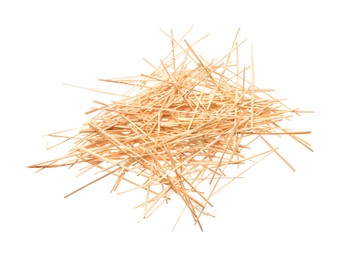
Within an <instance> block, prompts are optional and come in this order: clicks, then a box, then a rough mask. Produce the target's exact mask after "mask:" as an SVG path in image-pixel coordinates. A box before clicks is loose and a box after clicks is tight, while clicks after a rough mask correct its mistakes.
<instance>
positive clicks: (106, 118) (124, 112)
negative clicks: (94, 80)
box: [29, 30, 311, 229]
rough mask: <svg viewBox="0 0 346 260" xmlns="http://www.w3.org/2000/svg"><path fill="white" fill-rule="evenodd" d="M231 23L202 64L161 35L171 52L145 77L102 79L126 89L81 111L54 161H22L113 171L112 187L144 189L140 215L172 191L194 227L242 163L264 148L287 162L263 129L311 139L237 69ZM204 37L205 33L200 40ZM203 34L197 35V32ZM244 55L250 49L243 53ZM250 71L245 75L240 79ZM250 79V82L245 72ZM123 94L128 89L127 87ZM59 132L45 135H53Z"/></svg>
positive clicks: (189, 48)
mask: <svg viewBox="0 0 346 260" xmlns="http://www.w3.org/2000/svg"><path fill="white" fill-rule="evenodd" d="M238 33H239V30H238V32H237V34H236V36H235V39H234V42H233V44H232V46H231V49H230V51H229V53H227V55H225V56H224V57H222V58H221V59H219V60H214V61H211V62H208V61H206V60H205V59H204V58H203V57H202V56H200V55H198V54H197V53H196V51H195V49H194V48H193V47H194V45H195V44H196V43H197V42H199V41H200V40H201V39H200V40H198V41H197V42H195V43H194V44H191V43H189V42H187V41H186V40H184V39H185V36H186V34H187V33H186V34H185V35H184V37H182V39H181V40H176V39H175V38H174V37H173V32H172V31H171V33H170V34H167V33H166V35H167V36H168V37H169V38H170V41H171V46H172V49H171V51H170V53H169V55H167V57H166V58H165V59H163V60H160V64H159V65H158V66H154V65H152V64H151V63H149V62H148V63H149V65H150V66H152V67H153V69H154V71H153V72H152V73H151V74H150V75H140V76H136V77H128V78H121V79H106V80H103V81H107V82H114V83H118V84H127V85H130V86H132V87H133V88H132V89H131V91H130V93H127V94H124V95H123V96H122V98H121V100H119V101H112V102H110V103H109V104H105V103H101V102H97V101H95V102H96V103H97V104H98V105H99V106H98V108H95V109H92V110H91V111H89V112H88V113H93V114H96V115H95V116H94V117H93V118H92V119H91V120H89V121H88V122H86V123H85V124H84V125H83V126H82V127H81V129H80V131H79V133H78V134H77V135H74V136H68V137H66V138H67V139H72V140H73V141H74V145H73V148H72V149H71V151H70V152H69V153H68V154H67V155H66V156H65V157H63V158H58V159H55V160H51V161H48V162H43V163H39V164H35V165H31V166H29V167H31V168H39V169H43V168H51V167H60V166H74V165H77V164H82V165H84V164H85V163H86V165H87V166H86V167H85V168H83V169H82V171H83V172H87V171H91V170H96V172H97V173H98V174H99V175H101V177H99V178H97V179H96V180H94V181H93V182H91V183H88V184H87V185H85V186H83V187H81V188H80V189H78V190H76V191H74V192H72V193H70V194H69V195H67V196H66V197H68V196H70V195H72V194H74V193H75V192H77V191H79V190H81V189H83V188H85V187H87V186H89V185H90V184H93V183H95V182H97V181H99V180H101V179H103V178H105V177H107V176H116V182H115V183H114V186H113V188H112V191H116V190H117V189H118V187H119V185H121V183H123V182H128V183H130V184H131V185H133V186H134V189H142V190H143V191H144V198H143V202H142V203H141V204H140V205H138V207H142V208H143V209H144V213H143V218H147V217H148V216H150V215H151V214H152V213H153V212H154V211H155V210H156V209H157V208H158V207H159V206H160V205H161V204H162V203H163V202H168V201H169V200H170V199H171V195H172V194H177V195H178V196H179V197H180V198H181V200H182V201H183V202H184V204H185V208H187V209H188V210H189V212H190V213H191V215H192V217H193V219H194V222H195V224H198V225H199V227H200V228H201V229H202V225H201V222H200V218H201V215H202V214H204V215H208V212H206V211H205V209H206V207H207V206H212V204H211V197H212V196H213V195H215V194H216V193H217V192H218V191H220V190H221V189H222V188H223V187H225V186H226V185H228V184H229V183H231V182H232V181H234V180H235V179H236V178H239V177H240V176H241V175H242V174H243V173H244V172H245V171H246V170H248V169H249V168H251V167H252V166H253V165H255V164H256V161H255V160H254V159H255V158H256V159H257V162H258V161H259V160H261V159H263V158H264V157H266V156H267V155H269V154H271V153H275V154H276V155H278V156H279V157H280V158H281V159H282V160H283V161H284V162H285V163H286V164H287V165H288V166H289V167H290V168H291V169H292V170H294V168H293V167H292V166H291V165H290V164H289V163H288V162H287V160H285V159H284V157H283V156H282V155H281V154H279V152H278V151H277V148H275V147H274V146H273V145H271V144H270V143H269V141H268V140H267V139H268V138H267V137H266V136H267V135H289V136H290V137H292V138H293V139H294V140H295V141H298V142H299V143H301V144H302V145H304V146H305V147H306V148H308V149H310V150H311V148H310V145H309V144H308V143H307V142H306V141H304V140H302V139H301V138H300V137H298V136H297V135H300V134H308V133H310V132H308V131H304V132H293V131H291V130H289V129H285V128H283V127H281V126H280V122H281V121H283V120H285V119H288V118H290V117H292V116H293V115H297V114H299V113H301V112H302V111H298V110H294V109H290V108H288V107H287V106H286V105H285V104H284V103H283V102H282V101H281V100H278V99H276V98H274V97H273V96H271V95H270V94H269V92H270V91H271V90H266V89H260V88H258V87H257V86H256V85H255V82H254V64H253V58H252V61H251V63H252V64H251V66H248V67H240V64H239V51H238V49H239V46H240V45H241V44H242V43H243V42H241V43H238V42H237V36H238ZM203 38H204V37H203ZM203 38H202V39H203ZM251 56H253V55H251ZM248 75H250V77H249V76H248ZM248 78H250V79H248ZM131 93H132V94H131ZM61 135H62V134H52V135H51V136H54V137H59V136H60V137H61ZM257 140H259V141H263V143H264V144H265V146H266V147H267V149H266V150H265V151H264V152H260V153H257V154H254V155H251V156H246V155H245V154H244V151H245V149H249V148H251V145H252V144H253V143H254V141H257ZM245 162H248V164H249V167H248V168H246V169H245V170H243V171H240V173H238V174H237V175H236V176H230V174H229V173H227V172H226V167H227V166H229V165H240V164H244V163H245Z"/></svg>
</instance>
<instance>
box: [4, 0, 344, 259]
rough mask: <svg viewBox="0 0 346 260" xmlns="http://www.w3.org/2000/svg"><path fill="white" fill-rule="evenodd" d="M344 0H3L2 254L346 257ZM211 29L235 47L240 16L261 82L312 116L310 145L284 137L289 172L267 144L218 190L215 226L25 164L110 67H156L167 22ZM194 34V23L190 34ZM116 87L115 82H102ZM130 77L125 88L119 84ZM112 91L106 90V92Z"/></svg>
mask: <svg viewBox="0 0 346 260" xmlns="http://www.w3.org/2000/svg"><path fill="white" fill-rule="evenodd" d="M342 3H343V1H331V0H329V1H221V0H213V1H187V0H186V1H153V0H150V1H1V2H0V37H1V38H0V113H1V114H0V115H1V117H0V124H1V125H0V126H1V127H0V131H1V132H0V133H1V143H0V144H1V150H0V151H1V157H0V160H1V168H0V178H1V179H0V202H1V204H0V210H1V213H0V239H1V241H0V248H1V249H0V258H1V259H139V258H141V259H346V220H345V219H346V213H345V207H346V206H345V199H346V189H345V184H346V178H345V174H346V171H345V164H344V161H345V160H344V154H345V153H344V149H345V145H346V143H345V133H344V129H345V128H344V127H345V123H344V120H345V115H344V112H345V106H344V105H345V94H344V93H345V88H346V83H345V76H344V75H345V69H346V67H345V61H346V52H345V49H346V47H345V46H346V40H345V26H344V24H345V23H346V19H345V14H344V7H343V5H342ZM192 25H193V26H194V30H193V34H192V35H196V36H197V37H198V36H202V35H204V34H207V33H210V34H211V36H210V38H208V39H206V40H205V45H203V44H204V43H203V44H202V45H201V46H204V49H203V50H202V51H201V52H202V54H205V55H206V56H208V57H218V56H219V55H220V54H223V53H226V52H227V50H228V47H230V44H231V42H232V37H233V36H234V33H235V31H236V30H237V28H238V27H241V38H248V40H249V42H252V43H253V44H254V49H255V62H256V79H257V84H258V85H259V86H260V87H264V88H273V89H277V92H276V95H277V96H278V97H285V98H287V99H288V100H287V103H288V104H290V105H292V107H300V108H302V109H307V110H314V111H315V114H307V115H304V117H303V118H301V119H300V118H299V119H297V120H294V121H293V122H292V128H294V129H296V130H311V131H312V135H310V136H307V137H306V140H308V141H309V142H310V143H312V145H313V148H314V149H315V152H314V153H311V152H308V151H307V150H305V148H303V147H302V146H298V145H295V144H291V142H288V141H289V140H288V139H287V140H285V142H283V143H282V150H281V151H282V153H283V155H284V156H285V157H286V158H287V159H288V160H289V161H290V162H291V163H292V164H293V165H294V167H295V168H296V169H297V171H296V172H295V173H293V172H291V171H290V170H289V169H288V168H287V167H286V166H285V165H284V164H283V163H282V162H281V161H280V160H279V159H278V158H276V157H274V156H271V157H269V158H268V159H267V160H266V161H263V162H261V163H260V164H259V165H258V166H256V167H254V168H253V169H252V170H251V171H249V172H248V173H247V174H246V178H244V179H241V180H238V181H236V182H234V183H233V184H232V185H230V186H229V187H228V189H227V190H224V192H223V193H221V194H220V195H218V196H216V197H215V199H214V204H215V210H216V218H204V219H203V220H204V221H203V224H204V229H205V232H204V233H201V232H200V231H199V230H198V228H197V227H196V226H193V225H192V221H191V219H190V218H189V217H186V218H184V219H183V220H182V221H181V223H180V224H179V225H178V227H177V228H176V230H175V231H174V232H173V233H172V232H171V231H170V230H171V228H172V226H173V224H174V221H175V220H176V217H177V215H178V213H179V208H178V207H176V206H175V205H172V207H171V208H170V207H166V208H163V209H162V210H161V211H158V212H156V213H155V214H154V215H153V216H152V218H149V219H148V220H145V221H142V222H141V223H139V224H137V220H138V218H139V216H140V213H141V212H140V211H137V210H133V209H132V207H133V206H134V205H136V203H137V202H140V199H138V200H137V198H133V197H131V196H128V195H122V196H117V195H115V194H111V195H110V194H109V190H110V188H111V187H112V184H113V183H112V182H107V180H105V181H104V182H100V183H99V184H96V185H95V186H93V187H90V188H89V189H86V190H84V191H82V192H81V193H79V194H76V195H75V196H73V197H70V198H69V199H63V196H64V195H66V194H67V193H68V192H70V191H72V190H73V189H75V188H77V187H79V186H80V185H81V184H83V183H85V182H86V181H87V180H88V178H87V177H86V176H82V177H79V178H75V175H76V172H75V171H74V170H73V169H72V170H68V169H58V170H46V171H44V172H40V173H37V174H35V173H34V171H33V170H31V169H26V168H25V166H27V165H29V164H33V163H36V162H41V161H44V160H47V159H51V158H54V156H57V155H58V154H62V153H63V152H64V150H63V151H61V150H59V148H58V149H57V151H49V152H48V151H46V150H45V145H46V141H47V140H46V139H45V138H42V135H44V134H48V133H51V132H54V131H58V130H64V129H68V128H72V127H78V126H79V125H80V124H81V123H82V122H83V121H84V120H86V117H85V115H84V112H85V111H87V110H88V108H89V107H91V106H92V103H91V102H92V100H93V99H94V98H98V97H99V95H95V93H92V92H88V91H84V90H80V89H75V88H71V87H67V86H64V85H63V84H62V83H63V82H67V83H72V84H79V85H82V86H86V87H93V86H98V84H99V83H98V82H97V81H96V80H97V79H98V78H103V77H106V78H107V77H120V76H129V75H137V74H138V73H142V72H146V71H148V66H147V65H145V63H144V62H143V60H142V58H143V57H146V58H148V59H149V60H151V61H153V62H157V61H158V59H159V58H161V57H162V56H163V55H165V54H166V53H167V51H168V50H169V48H170V46H169V41H168V39H167V38H166V37H165V36H164V35H163V34H162V33H161V32H160V31H159V29H160V28H161V29H164V30H167V31H168V30H170V29H171V28H173V29H174V32H175V33H176V34H177V35H181V34H182V33H183V32H185V31H186V30H187V29H188V28H189V27H190V26H192ZM192 38H193V37H192ZM103 87H105V88H106V89H109V88H110V87H112V88H114V89H112V91H113V90H114V91H118V90H119V89H117V88H119V87H117V86H115V85H114V86H113V85H112V86H110V85H103ZM119 91H121V90H119ZM103 98H105V99H106V100H107V98H108V97H103Z"/></svg>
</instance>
